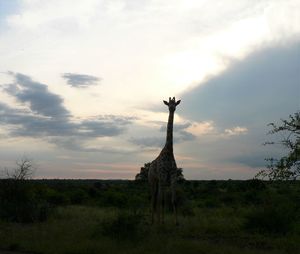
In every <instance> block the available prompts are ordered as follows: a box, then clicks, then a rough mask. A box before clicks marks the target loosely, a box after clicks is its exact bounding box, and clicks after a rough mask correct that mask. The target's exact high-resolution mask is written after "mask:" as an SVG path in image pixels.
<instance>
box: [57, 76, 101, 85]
mask: <svg viewBox="0 0 300 254" xmlns="http://www.w3.org/2000/svg"><path fill="white" fill-rule="evenodd" d="M62 77H63V78H64V79H66V80H67V83H68V84H69V85H70V86H72V87H78V88H86V87H89V86H92V85H96V84H97V83H98V82H99V81H100V80H101V78H98V77H95V76H91V75H86V74H77V73H64V74H62Z"/></svg>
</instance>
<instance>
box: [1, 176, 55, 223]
mask: <svg viewBox="0 0 300 254" xmlns="http://www.w3.org/2000/svg"><path fill="white" fill-rule="evenodd" d="M50 211H51V206H50V205H49V204H48V203H47V202H46V201H43V200H41V199H39V197H38V195H37V194H36V193H35V189H34V188H33V186H32V185H31V184H30V182H27V181H22V180H13V179H6V180H2V181H1V190H0V217H1V218H3V219H5V220H8V221H14V222H22V223H28V222H34V221H45V220H47V218H48V216H49V214H50Z"/></svg>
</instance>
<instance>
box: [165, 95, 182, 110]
mask: <svg viewBox="0 0 300 254" xmlns="http://www.w3.org/2000/svg"><path fill="white" fill-rule="evenodd" d="M179 103H180V100H179V101H176V100H175V97H173V99H171V97H169V102H167V101H164V104H166V105H167V106H168V107H169V110H170V111H172V112H174V111H175V110H176V106H177V105H178V104H179Z"/></svg>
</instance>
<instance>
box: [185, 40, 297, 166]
mask: <svg viewBox="0 0 300 254" xmlns="http://www.w3.org/2000/svg"><path fill="white" fill-rule="evenodd" d="M299 45H300V44H299V43H298V44H287V45H285V46H281V47H271V48H264V49H260V50H258V51H257V52H255V53H253V54H252V55H250V56H249V57H247V58H245V59H244V60H242V61H238V62H232V64H231V66H230V68H229V69H227V70H226V71H224V72H223V73H221V74H220V75H218V76H214V77H211V78H210V79H209V80H207V81H206V82H204V83H202V84H199V86H198V87H195V88H193V89H191V90H189V91H186V92H185V93H184V94H182V96H181V99H182V107H181V111H180V113H181V117H184V118H185V119H189V121H191V122H200V123H201V122H202V123H205V122H207V123H211V124H209V125H208V127H209V128H210V127H211V129H212V132H211V133H210V134H211V135H202V136H201V138H200V139H199V143H197V144H196V145H195V146H193V148H194V149H190V150H189V153H190V154H193V156H194V157H198V158H205V160H208V161H212V162H219V163H224V164H226V163H229V162H231V163H235V164H238V165H242V164H243V165H247V166H249V167H253V168H257V167H263V166H265V165H266V163H265V161H264V158H266V157H277V156H278V155H280V154H281V153H282V149H280V148H277V147H273V146H268V147H265V146H262V143H264V142H265V141H267V140H268V139H269V138H270V137H268V136H266V133H267V131H268V130H269V128H268V127H267V124H268V123H270V122H275V123H276V122H278V121H280V119H281V118H282V119H286V118H287V117H288V115H289V114H293V113H294V112H296V111H297V110H298V109H299V106H300V104H299V96H300V89H299V80H300V70H299V66H300V58H299V50H300V46H299ZM188 130H189V131H191V127H189V128H188ZM191 132H192V133H194V134H195V132H193V131H191ZM227 137H230V138H227ZM191 145H193V143H192V144H191ZM216 155H217V156H216Z"/></svg>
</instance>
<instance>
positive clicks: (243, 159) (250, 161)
mask: <svg viewBox="0 0 300 254" xmlns="http://www.w3.org/2000/svg"><path fill="white" fill-rule="evenodd" d="M265 158H266V156H265V157H264V155H263V154H257V155H240V156H236V157H234V158H231V159H229V161H231V162H234V163H239V164H243V165H246V166H249V167H253V168H264V167H265V166H266V165H267V162H266V161H265Z"/></svg>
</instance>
